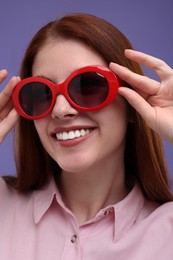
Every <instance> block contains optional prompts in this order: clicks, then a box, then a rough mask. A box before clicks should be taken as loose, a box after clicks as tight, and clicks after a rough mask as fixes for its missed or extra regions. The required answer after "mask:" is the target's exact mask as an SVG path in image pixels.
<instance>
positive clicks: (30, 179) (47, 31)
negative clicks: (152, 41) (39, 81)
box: [6, 14, 173, 203]
mask: <svg viewBox="0 0 173 260" xmlns="http://www.w3.org/2000/svg"><path fill="white" fill-rule="evenodd" d="M62 38H63V39H75V40H78V41H80V42H83V43H84V44H86V45H88V46H89V47H90V48H91V49H92V50H94V51H95V52H96V53H98V54H99V55H100V56H101V57H102V58H103V59H104V60H105V61H106V63H107V64H109V63H110V62H111V61H112V62H116V63H118V64H121V65H123V66H125V67H127V68H129V69H130V70H132V71H133V72H135V73H138V74H141V75H142V74H143V72H142V70H141V68H140V66H139V65H138V64H137V63H136V62H133V61H131V60H129V59H127V58H126V57H125V56H124V50H125V49H126V48H130V49H132V46H131V44H130V42H129V41H128V39H127V38H126V37H125V36H124V35H123V34H122V33H121V32H120V31H119V30H118V29H117V28H116V27H115V26H113V25H112V24H110V23H109V22H107V21H105V20H103V19H100V18H98V17H96V16H93V15H88V14H70V15H66V16H64V17H62V18H61V19H59V20H55V21H52V22H50V23H48V24H47V25H45V26H44V27H43V28H41V29H40V30H39V31H38V33H37V34H36V35H35V36H34V37H33V39H32V41H31V42H30V44H29V46H28V48H27V50H26V53H25V56H24V59H23V62H22V65H21V71H20V76H21V78H26V77H29V76H32V66H33V63H34V59H35V56H36V54H37V53H38V51H39V50H40V49H41V47H42V46H44V44H46V42H47V41H48V40H49V39H56V40H57V41H58V39H62ZM127 87H130V86H128V85H127ZM129 108H130V113H131V116H132V117H133V122H132V123H129V125H128V128H127V137H126V147H125V158H124V161H125V170H126V181H127V182H130V178H132V177H131V176H134V177H135V179H137V181H138V182H139V184H140V186H141V189H142V191H143V193H144V196H145V197H147V198H148V199H149V200H152V201H157V202H159V203H164V202H167V201H170V200H172V198H173V197H172V194H171V192H170V190H169V182H168V176H167V169H166V165H165V161H164V156H163V151H162V150H163V147H162V143H161V140H160V138H159V136H158V135H157V134H156V133H155V132H154V131H153V130H151V129H150V128H149V127H148V126H147V125H146V123H145V122H144V120H143V119H142V118H141V116H140V115H139V114H138V113H137V112H136V111H135V110H134V109H133V108H132V107H130V105H129ZM16 165H17V177H16V178H13V179H12V178H6V182H7V183H8V184H9V185H11V186H13V187H15V188H16V189H18V190H19V191H29V190H33V189H39V188H41V187H42V186H44V185H45V184H46V182H47V181H48V179H49V178H50V177H51V176H52V175H55V173H56V174H57V172H59V171H60V168H59V166H58V165H57V164H56V163H55V162H54V161H53V159H52V158H51V157H50V156H49V155H48V153H47V152H46V151H45V150H44V148H43V146H42V144H41V142H40V140H39V137H38V134H37V132H36V129H35V127H34V123H33V122H32V121H29V120H26V119H24V118H20V121H19V124H18V126H17V128H16Z"/></svg>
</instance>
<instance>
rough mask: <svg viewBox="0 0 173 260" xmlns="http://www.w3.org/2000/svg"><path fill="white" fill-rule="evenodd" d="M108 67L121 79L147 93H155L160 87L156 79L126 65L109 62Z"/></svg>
mask: <svg viewBox="0 0 173 260" xmlns="http://www.w3.org/2000/svg"><path fill="white" fill-rule="evenodd" d="M109 67H110V69H111V70H112V71H113V72H114V73H115V74H116V75H117V76H118V77H120V78H121V79H122V80H124V81H125V82H127V83H128V84H129V85H131V86H132V87H135V88H136V89H138V90H141V91H142V92H144V93H146V94H148V95H155V94H156V93H157V92H158V91H159V89H160V83H159V82H158V81H156V80H153V79H150V78H148V77H146V76H143V75H139V74H136V73H134V72H132V71H130V70H129V69H128V68H126V67H123V66H121V65H119V64H116V63H113V62H111V63H110V65H109Z"/></svg>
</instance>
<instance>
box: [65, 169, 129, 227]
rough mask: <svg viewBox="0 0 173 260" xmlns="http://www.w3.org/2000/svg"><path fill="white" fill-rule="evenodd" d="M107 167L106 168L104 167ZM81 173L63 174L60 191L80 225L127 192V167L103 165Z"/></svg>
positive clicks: (120, 198)
mask: <svg viewBox="0 0 173 260" xmlns="http://www.w3.org/2000/svg"><path fill="white" fill-rule="evenodd" d="M104 168H105V170H104ZM104 168H103V165H102V166H100V167H99V168H97V170H96V169H92V170H91V169H90V171H87V172H82V173H69V172H65V171H63V172H62V174H61V185H60V186H61V188H60V191H61V194H63V195H62V197H63V200H64V203H65V204H66V206H67V207H68V208H69V209H70V210H71V211H72V212H73V214H74V215H75V216H76V219H77V221H78V223H79V224H80V225H81V224H83V223H84V222H86V221H87V220H89V219H92V218H93V217H94V216H95V215H96V214H97V213H98V211H99V210H100V209H102V208H104V207H106V206H108V205H111V204H115V203H117V202H118V201H120V200H122V199H123V198H124V197H125V196H126V195H127V192H128V191H127V189H126V186H125V181H124V167H122V165H121V167H111V166H110V165H109V167H104Z"/></svg>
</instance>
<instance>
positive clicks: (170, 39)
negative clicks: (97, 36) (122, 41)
mask: <svg viewBox="0 0 173 260" xmlns="http://www.w3.org/2000/svg"><path fill="white" fill-rule="evenodd" d="M172 11H173V1H172V0H164V1H163V0H143V1H140V0H129V1H128V0H107V1H105V0H95V1H94V0H87V1H85V0H61V1H60V0H45V1H44V0H39V1H38V0H29V1H24V0H23V1H22V0H15V1H11V0H6V1H1V4H0V26H1V29H0V69H2V68H6V69H7V70H8V71H9V78H10V77H11V76H12V75H14V74H18V70H19V66H20V61H21V59H22V57H23V53H24V51H25V49H26V46H27V44H28V42H29V41H30V39H31V37H32V36H33V35H34V34H35V32H36V31H37V30H38V29H39V28H40V27H41V26H43V25H44V24H45V23H47V22H48V21H50V20H52V19H55V18H57V17H60V16H62V15H64V14H66V13H71V12H82V13H91V14H94V15H97V16H100V17H102V18H104V19H106V20H108V21H110V22H112V23H113V24H114V25H116V26H117V27H118V28H119V29H120V30H121V31H122V32H123V33H124V34H125V35H126V36H127V37H128V38H129V39H130V41H131V42H132V44H133V46H134V47H135V48H136V49H138V50H141V51H143V52H146V53H149V54H151V55H154V56H157V57H159V58H161V59H164V60H165V61H166V62H167V63H168V64H169V65H170V66H171V67H173V15H172ZM146 73H147V75H148V76H151V77H153V78H156V79H157V76H156V75H155V74H154V73H153V72H151V71H149V70H148V69H146ZM5 82H7V81H5ZM4 85H5V83H3V84H2V85H1V87H0V88H1V89H2V87H3V86H4ZM164 144H165V152H166V159H167V161H168V166H169V169H170V173H171V175H172V176H173V160H172V154H173V147H171V146H170V145H169V144H167V143H164ZM28 156H29V154H28ZM5 174H15V165H14V161H13V150H12V138H11V134H9V135H8V137H7V138H6V139H5V141H4V142H3V144H1V147H0V175H5Z"/></svg>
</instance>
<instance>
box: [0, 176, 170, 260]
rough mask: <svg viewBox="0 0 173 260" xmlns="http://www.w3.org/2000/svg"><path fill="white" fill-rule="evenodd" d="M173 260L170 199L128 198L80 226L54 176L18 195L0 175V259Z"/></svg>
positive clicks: (139, 194)
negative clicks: (159, 201)
mask: <svg viewBox="0 0 173 260" xmlns="http://www.w3.org/2000/svg"><path fill="white" fill-rule="evenodd" d="M61 259H63V260H115V259H119V260H120V259H121V260H155V259H157V260H172V259H173V203H172V202H169V203H166V204H164V205H163V206H158V205H157V204H155V203H152V202H149V201H147V200H146V199H145V198H144V197H143V194H142V192H141V190H140V188H139V186H138V185H136V186H135V187H134V188H133V190H132V191H131V192H130V193H129V194H128V196H127V197H126V198H125V199H123V200H122V201H120V202H119V203H117V204H115V205H111V206H109V207H106V208H104V209H102V210H100V211H99V212H98V213H97V215H96V216H95V218H94V219H91V220H90V221H88V222H86V223H85V224H83V225H82V226H79V225H78V223H77V221H76V219H75V216H74V215H73V213H72V212H71V211H70V210H69V209H68V208H66V207H65V205H64V203H63V201H62V199H61V196H60V194H59V192H58V190H57V187H56V185H55V183H54V180H53V179H52V180H51V181H50V183H49V184H48V185H47V186H46V187H45V188H44V189H42V190H39V191H35V192H31V193H27V194H20V193H18V192H16V191H14V190H13V189H11V188H8V187H7V186H6V184H5V183H4V181H3V180H2V178H0V260H61Z"/></svg>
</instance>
